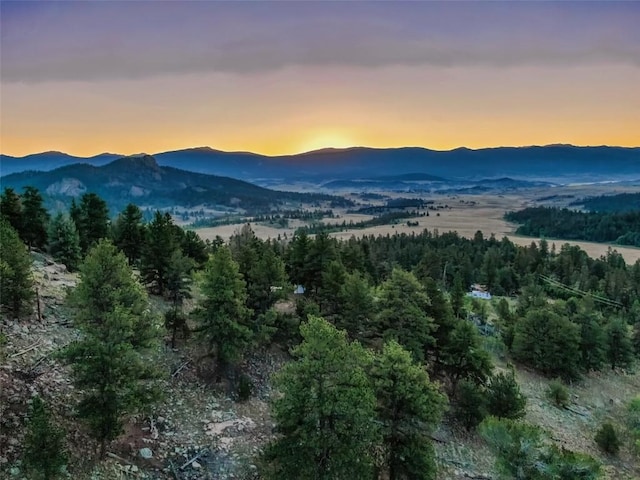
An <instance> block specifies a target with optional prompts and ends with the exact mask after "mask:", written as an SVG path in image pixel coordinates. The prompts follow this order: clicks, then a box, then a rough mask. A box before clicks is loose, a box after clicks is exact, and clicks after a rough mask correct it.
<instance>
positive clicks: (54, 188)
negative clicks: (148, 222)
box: [2, 155, 344, 211]
mask: <svg viewBox="0 0 640 480" xmlns="http://www.w3.org/2000/svg"><path fill="white" fill-rule="evenodd" d="M26 185H31V186H34V187H36V188H38V189H39V190H40V191H41V192H42V193H43V194H44V195H46V197H47V198H48V199H51V200H53V201H58V202H61V203H63V204H65V203H68V202H70V200H71V198H72V197H77V196H79V195H82V194H83V193H85V192H94V193H97V194H98V195H100V196H101V197H102V198H104V199H105V200H106V201H107V203H108V204H109V206H110V207H111V208H112V209H118V210H119V209H121V208H122V207H124V206H125V205H126V204H127V203H130V202H133V203H136V204H138V205H147V206H153V207H155V208H158V207H163V206H175V205H180V206H186V207H193V206H196V205H202V204H206V205H210V206H226V207H232V208H243V209H244V208H250V209H252V210H253V211H255V210H265V209H268V208H269V206H270V205H274V204H281V203H284V202H309V201H323V200H328V201H340V200H342V201H344V199H336V198H335V197H331V196H329V195H322V194H306V193H295V192H281V191H276V190H270V189H267V188H264V187H260V186H257V185H253V184H251V183H249V182H245V181H242V180H237V179H234V178H229V177H224V176H218V175H208V174H204V173H196V172H190V171H186V170H181V169H178V168H173V167H167V166H160V165H158V163H157V161H156V159H155V158H154V157H153V156H151V155H136V156H131V157H121V158H118V159H116V160H113V161H111V162H109V163H107V164H105V165H101V166H95V165H90V164H88V163H75V164H71V165H66V166H63V167H59V168H56V169H54V170H50V171H46V172H38V171H32V170H30V171H25V172H20V173H13V174H10V175H7V176H3V177H2V187H3V188H4V187H12V188H14V189H15V190H16V191H21V190H22V188H23V187H24V186H26Z"/></svg>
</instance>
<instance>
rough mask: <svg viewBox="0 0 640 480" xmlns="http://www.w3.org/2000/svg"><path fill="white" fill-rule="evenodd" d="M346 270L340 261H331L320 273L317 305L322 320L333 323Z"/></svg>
mask: <svg viewBox="0 0 640 480" xmlns="http://www.w3.org/2000/svg"><path fill="white" fill-rule="evenodd" d="M346 276H347V269H346V268H345V267H344V265H343V264H342V262H341V261H340V260H332V261H331V262H330V263H329V264H328V265H327V267H326V270H324V271H323V272H322V282H321V283H322V288H321V289H320V293H319V295H318V304H319V305H320V310H321V311H322V313H323V316H324V318H326V319H328V320H331V321H335V316H336V315H337V314H338V313H339V309H340V298H339V297H340V295H339V293H340V289H341V288H342V286H343V285H344V283H345V280H346Z"/></svg>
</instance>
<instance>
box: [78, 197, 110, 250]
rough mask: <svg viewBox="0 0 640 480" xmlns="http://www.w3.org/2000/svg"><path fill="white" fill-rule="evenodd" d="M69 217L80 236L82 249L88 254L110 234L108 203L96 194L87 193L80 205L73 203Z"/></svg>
mask: <svg viewBox="0 0 640 480" xmlns="http://www.w3.org/2000/svg"><path fill="white" fill-rule="evenodd" d="M69 215H70V216H71V219H72V220H73V221H74V222H75V224H76V228H77V229H78V234H79V235H80V248H81V249H82V252H83V253H86V252H87V251H88V250H89V248H91V247H92V246H93V245H95V244H96V243H97V242H98V241H99V240H101V239H103V238H107V236H108V234H109V209H108V208H107V203H106V202H105V201H104V200H103V199H102V198H100V197H99V196H98V195H97V194H95V193H85V194H84V195H82V197H81V199H80V205H76V203H75V200H74V201H73V202H72V203H71V208H70V209H69Z"/></svg>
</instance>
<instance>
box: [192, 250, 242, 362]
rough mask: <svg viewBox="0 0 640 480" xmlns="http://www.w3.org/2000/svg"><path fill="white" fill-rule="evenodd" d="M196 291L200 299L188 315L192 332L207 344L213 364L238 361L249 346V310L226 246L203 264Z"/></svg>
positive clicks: (240, 278)
mask: <svg viewBox="0 0 640 480" xmlns="http://www.w3.org/2000/svg"><path fill="white" fill-rule="evenodd" d="M200 291H201V293H202V296H203V299H202V300H201V301H200V303H199V305H198V306H197V308H196V309H195V310H194V311H193V312H192V316H193V318H194V319H195V320H196V322H197V323H198V327H197V328H196V331H197V332H199V333H200V335H201V336H202V337H203V338H204V339H205V341H206V342H207V343H208V345H209V353H210V355H211V356H212V357H213V359H214V361H215V363H216V364H218V365H220V366H222V367H227V366H229V365H230V364H233V363H235V362H236V361H238V360H239V359H240V358H241V356H242V354H243V353H244V351H245V350H246V349H247V347H248V346H249V345H250V344H251V341H252V340H253V338H252V332H251V328H250V319H251V314H252V312H251V310H250V309H248V308H247V306H246V303H247V290H246V284H245V282H244V280H243V279H242V275H241V274H240V272H239V269H238V264H237V263H236V262H235V261H234V260H233V258H231V252H230V251H229V248H228V247H225V246H223V247H220V248H219V249H218V251H217V252H216V253H214V254H213V255H212V256H211V257H210V259H209V261H208V262H207V264H206V265H205V270H204V274H203V277H202V283H201V284H200Z"/></svg>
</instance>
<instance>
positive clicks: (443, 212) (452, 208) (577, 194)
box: [197, 185, 640, 264]
mask: <svg viewBox="0 0 640 480" xmlns="http://www.w3.org/2000/svg"><path fill="white" fill-rule="evenodd" d="M637 190H640V188H636V187H634V188H630V189H622V188H621V187H617V186H615V187H614V186H607V185H604V186H593V185H591V186H585V185H576V186H564V187H554V188H548V187H547V188H540V189H527V190H519V191H516V192H509V193H505V194H499V193H491V194H484V195H419V197H420V198H423V199H426V200H433V201H434V205H437V206H438V208H437V210H435V211H430V213H429V216H428V217H427V216H424V217H418V218H411V220H417V222H418V225H417V226H416V225H408V224H407V222H406V221H403V222H398V223H396V224H386V225H378V226H371V227H366V228H344V229H343V230H341V231H339V232H333V233H331V234H330V235H331V236H332V237H336V238H340V239H347V238H350V237H351V236H356V237H361V236H365V235H393V234H394V233H408V234H411V233H416V234H417V233H420V232H422V231H423V230H424V229H428V230H430V231H434V230H437V231H438V232H440V233H444V232H449V231H455V232H458V234H460V235H461V236H463V237H468V238H472V237H473V236H474V235H475V233H476V232H477V231H478V230H480V231H481V232H482V234H483V235H484V236H485V237H489V236H491V235H494V236H495V237H496V238H499V239H500V238H502V237H504V236H506V237H508V238H509V239H510V240H511V241H512V242H514V243H515V244H517V245H529V244H531V242H533V241H535V242H539V241H540V240H541V239H540V238H535V237H524V236H520V235H516V234H515V230H516V228H517V225H515V224H513V223H510V222H507V221H506V220H505V219H504V214H505V213H506V212H508V211H513V210H520V209H523V208H525V207H529V206H535V205H548V206H557V207H566V206H568V204H569V203H570V202H571V201H572V200H575V199H576V198H582V197H585V196H590V195H601V194H605V193H606V194H615V193H620V191H637ZM381 193H384V194H385V195H387V196H389V197H398V196H402V197H410V196H411V195H407V194H405V193H402V194H398V193H394V192H381ZM413 196H415V197H418V195H415V194H414V195H413ZM549 197H553V198H549ZM540 199H542V200H540ZM334 213H335V214H336V218H325V219H323V220H322V222H323V223H327V224H328V223H334V224H341V223H342V222H343V221H346V222H347V224H348V223H349V222H350V221H353V222H354V223H356V222H361V221H365V220H369V219H371V218H373V216H372V215H366V214H357V213H347V212H346V210H345V209H334ZM407 219H409V217H407ZM241 225H242V224H234V225H223V226H218V227H211V228H199V229H197V232H198V234H199V235H200V236H201V237H202V238H203V239H214V238H215V237H216V236H220V237H221V238H223V239H224V240H228V239H229V238H230V237H231V236H232V235H233V234H234V233H235V232H236V231H237V230H238V229H239V228H240V226H241ZM303 225H305V223H304V222H301V221H299V220H292V221H290V222H289V225H288V226H287V227H286V228H277V227H275V226H271V225H265V224H261V223H252V224H251V228H252V229H253V231H254V232H255V234H256V235H257V236H258V237H260V238H262V239H267V238H278V236H280V237H281V238H282V237H285V235H286V238H290V237H291V236H292V235H293V234H294V233H295V231H296V229H297V228H298V227H300V226H303ZM547 241H548V242H549V246H550V247H551V246H553V245H555V248H556V249H558V250H559V249H560V247H561V246H562V245H564V244H565V243H569V244H571V245H577V246H579V247H580V248H581V249H582V250H584V251H585V252H587V254H589V255H590V256H591V257H594V258H597V257H600V256H602V255H606V253H607V251H608V250H609V249H610V248H613V249H615V250H617V251H618V252H619V253H620V254H621V255H622V256H623V257H624V259H625V260H626V262H627V263H629V264H633V263H635V262H636V261H638V260H639V259H640V248H634V247H624V246H619V245H609V244H603V243H595V242H586V241H568V240H554V239H552V238H547Z"/></svg>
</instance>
